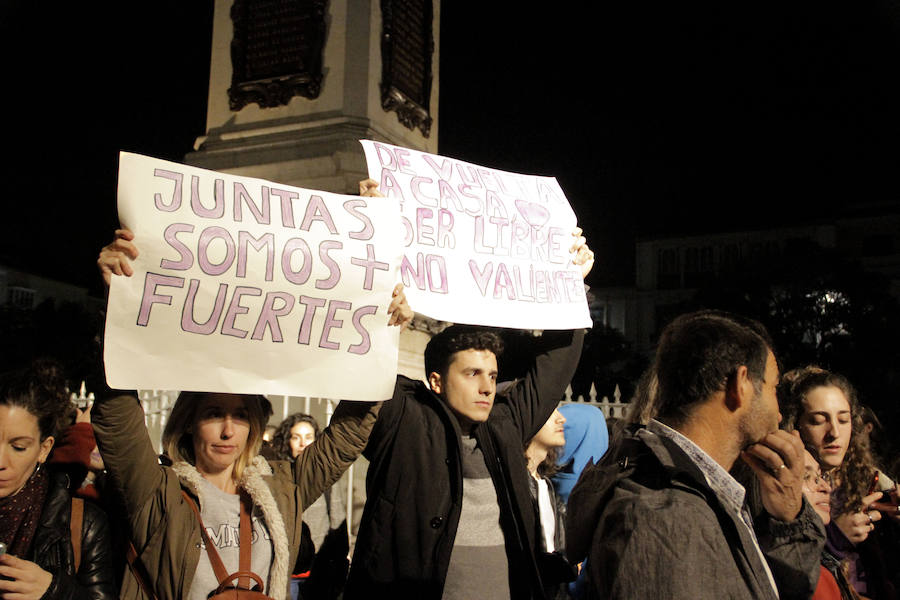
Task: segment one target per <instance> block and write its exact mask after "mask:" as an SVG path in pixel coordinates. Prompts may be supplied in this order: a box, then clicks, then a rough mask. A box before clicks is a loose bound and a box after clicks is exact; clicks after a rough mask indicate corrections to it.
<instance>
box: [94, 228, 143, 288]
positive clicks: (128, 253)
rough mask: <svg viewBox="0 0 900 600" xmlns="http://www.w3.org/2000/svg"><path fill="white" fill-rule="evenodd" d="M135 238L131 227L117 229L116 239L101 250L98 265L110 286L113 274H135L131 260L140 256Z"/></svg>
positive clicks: (128, 275) (127, 275)
mask: <svg viewBox="0 0 900 600" xmlns="http://www.w3.org/2000/svg"><path fill="white" fill-rule="evenodd" d="M133 239H134V233H132V232H131V230H130V229H116V237H115V239H114V240H113V241H112V243H111V244H108V245H106V246H104V247H103V249H102V250H101V251H100V257H99V258H98V259H97V266H98V267H99V268H100V274H101V275H102V276H103V281H104V282H105V283H106V285H107V286H109V283H110V281H111V280H112V276H113V274H115V275H125V276H126V277H131V276H132V275H133V274H134V270H133V269H132V268H131V261H133V260H134V259H136V258H137V257H138V249H137V246H135V245H134V242H132V240H133Z"/></svg>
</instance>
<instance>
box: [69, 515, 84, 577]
mask: <svg viewBox="0 0 900 600" xmlns="http://www.w3.org/2000/svg"><path fill="white" fill-rule="evenodd" d="M83 520H84V500H82V499H81V498H72V518H71V519H69V530H70V531H71V534H72V552H73V553H74V554H75V573H78V567H79V566H81V524H82V522H83Z"/></svg>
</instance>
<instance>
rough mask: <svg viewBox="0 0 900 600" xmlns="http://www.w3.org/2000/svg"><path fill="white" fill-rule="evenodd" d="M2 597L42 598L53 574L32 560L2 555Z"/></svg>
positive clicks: (0, 563)
mask: <svg viewBox="0 0 900 600" xmlns="http://www.w3.org/2000/svg"><path fill="white" fill-rule="evenodd" d="M0 575H2V576H3V577H6V578H8V579H0V597H2V598H3V600H40V598H41V596H43V595H44V592H46V591H47V588H49V587H50V583H51V582H52V581H53V575H51V574H50V573H48V572H47V571H45V570H43V569H42V568H40V567H39V566H37V565H36V564H35V563H33V562H31V561H30V560H23V559H21V558H17V557H15V556H11V555H9V554H3V555H0Z"/></svg>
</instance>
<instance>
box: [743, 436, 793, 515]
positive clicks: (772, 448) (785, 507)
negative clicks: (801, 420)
mask: <svg viewBox="0 0 900 600" xmlns="http://www.w3.org/2000/svg"><path fill="white" fill-rule="evenodd" d="M741 458H742V459H743V460H744V462H745V463H747V465H749V467H750V468H751V469H753V472H754V473H755V474H756V478H757V479H759V489H760V495H761V496H762V502H763V506H764V507H765V509H766V512H768V513H769V514H770V515H771V516H772V517H774V518H776V519H778V520H779V521H785V522H787V521H793V520H794V519H796V518H797V515H799V514H800V509H801V508H803V441H802V440H801V439H800V433H799V432H797V431H793V432H791V433H788V432H786V431H782V430H778V431H775V432H773V433H769V434H766V437H764V438H763V439H761V440H760V441H759V442H757V443H756V444H753V445H752V446H750V447H749V448H747V449H745V450H743V451H742V452H741Z"/></svg>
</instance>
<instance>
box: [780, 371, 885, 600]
mask: <svg viewBox="0 0 900 600" xmlns="http://www.w3.org/2000/svg"><path fill="white" fill-rule="evenodd" d="M779 404H780V409H781V413H782V416H783V418H784V423H783V427H784V428H785V429H788V430H791V429H796V430H798V431H799V433H800V436H801V438H803V441H804V443H805V444H807V445H808V446H810V447H811V448H812V449H813V450H814V451H815V454H816V455H817V458H818V461H819V464H820V465H821V468H822V472H823V474H824V476H825V477H826V478H828V480H829V481H830V483H831V486H832V487H833V490H834V491H833V493H832V495H831V523H829V524H828V525H827V527H826V531H827V533H828V540H827V549H828V551H829V552H830V553H831V554H833V555H834V556H836V557H837V558H838V559H840V560H842V561H843V562H844V564H845V565H846V567H847V569H848V579H849V580H850V582H851V584H852V585H853V587H854V588H855V589H856V591H857V592H858V593H859V594H860V595H862V596H864V597H869V598H876V599H880V598H896V597H897V596H896V589H895V583H894V582H892V581H891V579H890V576H891V575H892V573H889V572H888V571H887V570H886V569H885V564H884V554H883V548H882V544H879V543H878V541H877V539H876V537H875V535H874V534H873V532H874V531H875V529H876V527H879V526H880V525H879V521H880V520H881V519H882V513H881V512H880V511H879V510H877V508H878V507H881V508H885V509H890V508H891V507H889V506H887V505H882V504H876V502H877V501H878V500H879V499H880V498H881V497H882V492H881V491H875V483H876V482H877V481H878V475H879V471H878V468H877V466H876V464H875V461H874V459H873V458H872V454H871V452H870V450H869V442H868V438H867V436H866V435H865V433H864V428H863V421H862V418H861V410H860V405H859V401H858V400H857V395H856V390H855V389H854V387H853V386H852V385H851V383H850V382H849V381H848V380H847V378H846V377H844V376H842V375H840V374H838V373H833V372H831V371H828V370H826V369H822V368H819V367H816V366H808V367H803V368H800V369H794V370H792V371H790V372H788V373H786V374H785V375H784V376H783V377H782V382H781V385H780V387H779ZM873 492H874V493H873ZM895 511H896V509H894V512H895ZM889 516H891V517H892V518H894V519H896V514H892V515H889Z"/></svg>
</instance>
